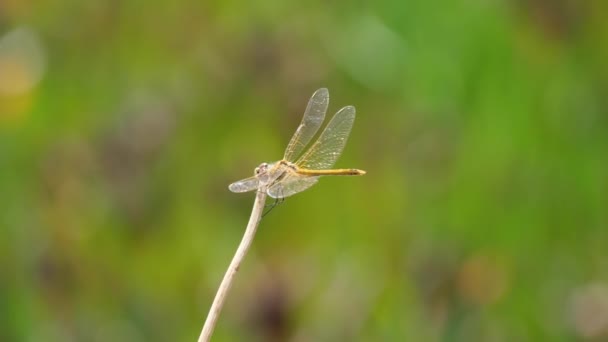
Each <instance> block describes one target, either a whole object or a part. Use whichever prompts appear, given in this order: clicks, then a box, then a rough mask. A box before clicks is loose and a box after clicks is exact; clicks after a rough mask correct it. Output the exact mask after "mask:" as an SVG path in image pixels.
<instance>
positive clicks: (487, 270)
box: [458, 254, 509, 305]
mask: <svg viewBox="0 0 608 342" xmlns="http://www.w3.org/2000/svg"><path fill="white" fill-rule="evenodd" d="M508 280H509V272H508V270H507V267H506V265H505V263H504V262H502V260H501V259H500V258H498V257H496V256H490V255H485V254H478V255H474V256H472V257H471V258H469V259H468V260H466V261H465V263H464V264H463V265H462V267H461V269H460V272H459V274H458V290H459V291H460V293H461V295H462V296H463V297H464V298H466V299H467V300H469V301H471V302H473V303H476V304H480V305H488V304H493V303H496V302H497V301H498V300H499V299H500V298H502V297H503V296H504V294H505V293H506V292H507V289H508V286H509V284H508Z"/></svg>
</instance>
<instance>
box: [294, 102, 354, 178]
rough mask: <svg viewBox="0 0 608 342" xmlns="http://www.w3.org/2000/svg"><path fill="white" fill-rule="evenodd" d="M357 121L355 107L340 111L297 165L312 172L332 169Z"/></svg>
mask: <svg viewBox="0 0 608 342" xmlns="http://www.w3.org/2000/svg"><path fill="white" fill-rule="evenodd" d="M354 121H355V107H353V106H347V107H344V108H342V109H340V110H339V111H338V112H337V113H336V115H334V117H333V118H332V119H331V121H330V122H329V123H328V124H327V127H326V128H325V130H324V131H323V133H321V135H320V136H319V139H317V141H315V143H314V144H313V145H312V146H311V147H310V149H308V151H307V152H306V153H305V154H304V155H302V157H300V159H298V161H297V162H296V165H298V166H299V167H301V168H305V169H311V170H324V169H330V168H331V167H332V166H333V165H334V164H335V163H336V161H337V160H338V158H339V157H340V155H341V154H342V150H344V145H346V140H348V135H349V134H350V131H351V129H352V128H353V122H354Z"/></svg>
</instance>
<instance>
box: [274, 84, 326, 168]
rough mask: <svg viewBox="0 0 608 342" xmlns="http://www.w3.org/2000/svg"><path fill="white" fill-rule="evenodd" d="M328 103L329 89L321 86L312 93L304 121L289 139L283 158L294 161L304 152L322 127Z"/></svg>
mask: <svg viewBox="0 0 608 342" xmlns="http://www.w3.org/2000/svg"><path fill="white" fill-rule="evenodd" d="M328 105H329V91H328V90H327V89H326V88H321V89H319V90H317V91H315V93H314V94H312V97H311V98H310V100H309V101H308V106H307V107H306V111H305V112H304V117H303V118H302V122H301V123H300V126H298V129H297V130H296V132H295V133H294V135H293V137H292V138H291V140H290V141H289V144H288V145H287V149H286V150H285V156H284V157H283V159H285V160H287V161H294V160H296V158H297V157H299V156H300V154H302V152H303V151H304V148H305V147H306V145H308V143H309V142H310V140H311V139H312V137H313V136H314V135H315V134H316V133H317V131H318V130H319V127H321V124H322V123H323V120H325V112H327V106H328Z"/></svg>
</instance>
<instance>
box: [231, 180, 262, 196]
mask: <svg viewBox="0 0 608 342" xmlns="http://www.w3.org/2000/svg"><path fill="white" fill-rule="evenodd" d="M259 184H260V181H259V180H258V178H257V177H249V178H245V179H241V180H240V181H238V182H234V183H232V184H230V185H229V186H228V189H230V191H232V192H247V191H252V190H256V189H257V188H258V186H259Z"/></svg>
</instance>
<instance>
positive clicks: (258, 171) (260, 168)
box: [253, 163, 268, 176]
mask: <svg viewBox="0 0 608 342" xmlns="http://www.w3.org/2000/svg"><path fill="white" fill-rule="evenodd" d="M266 171H268V163H262V164H260V166H258V167H256V168H255V170H253V172H254V173H255V175H256V176H259V175H262V174H264V173H266Z"/></svg>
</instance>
